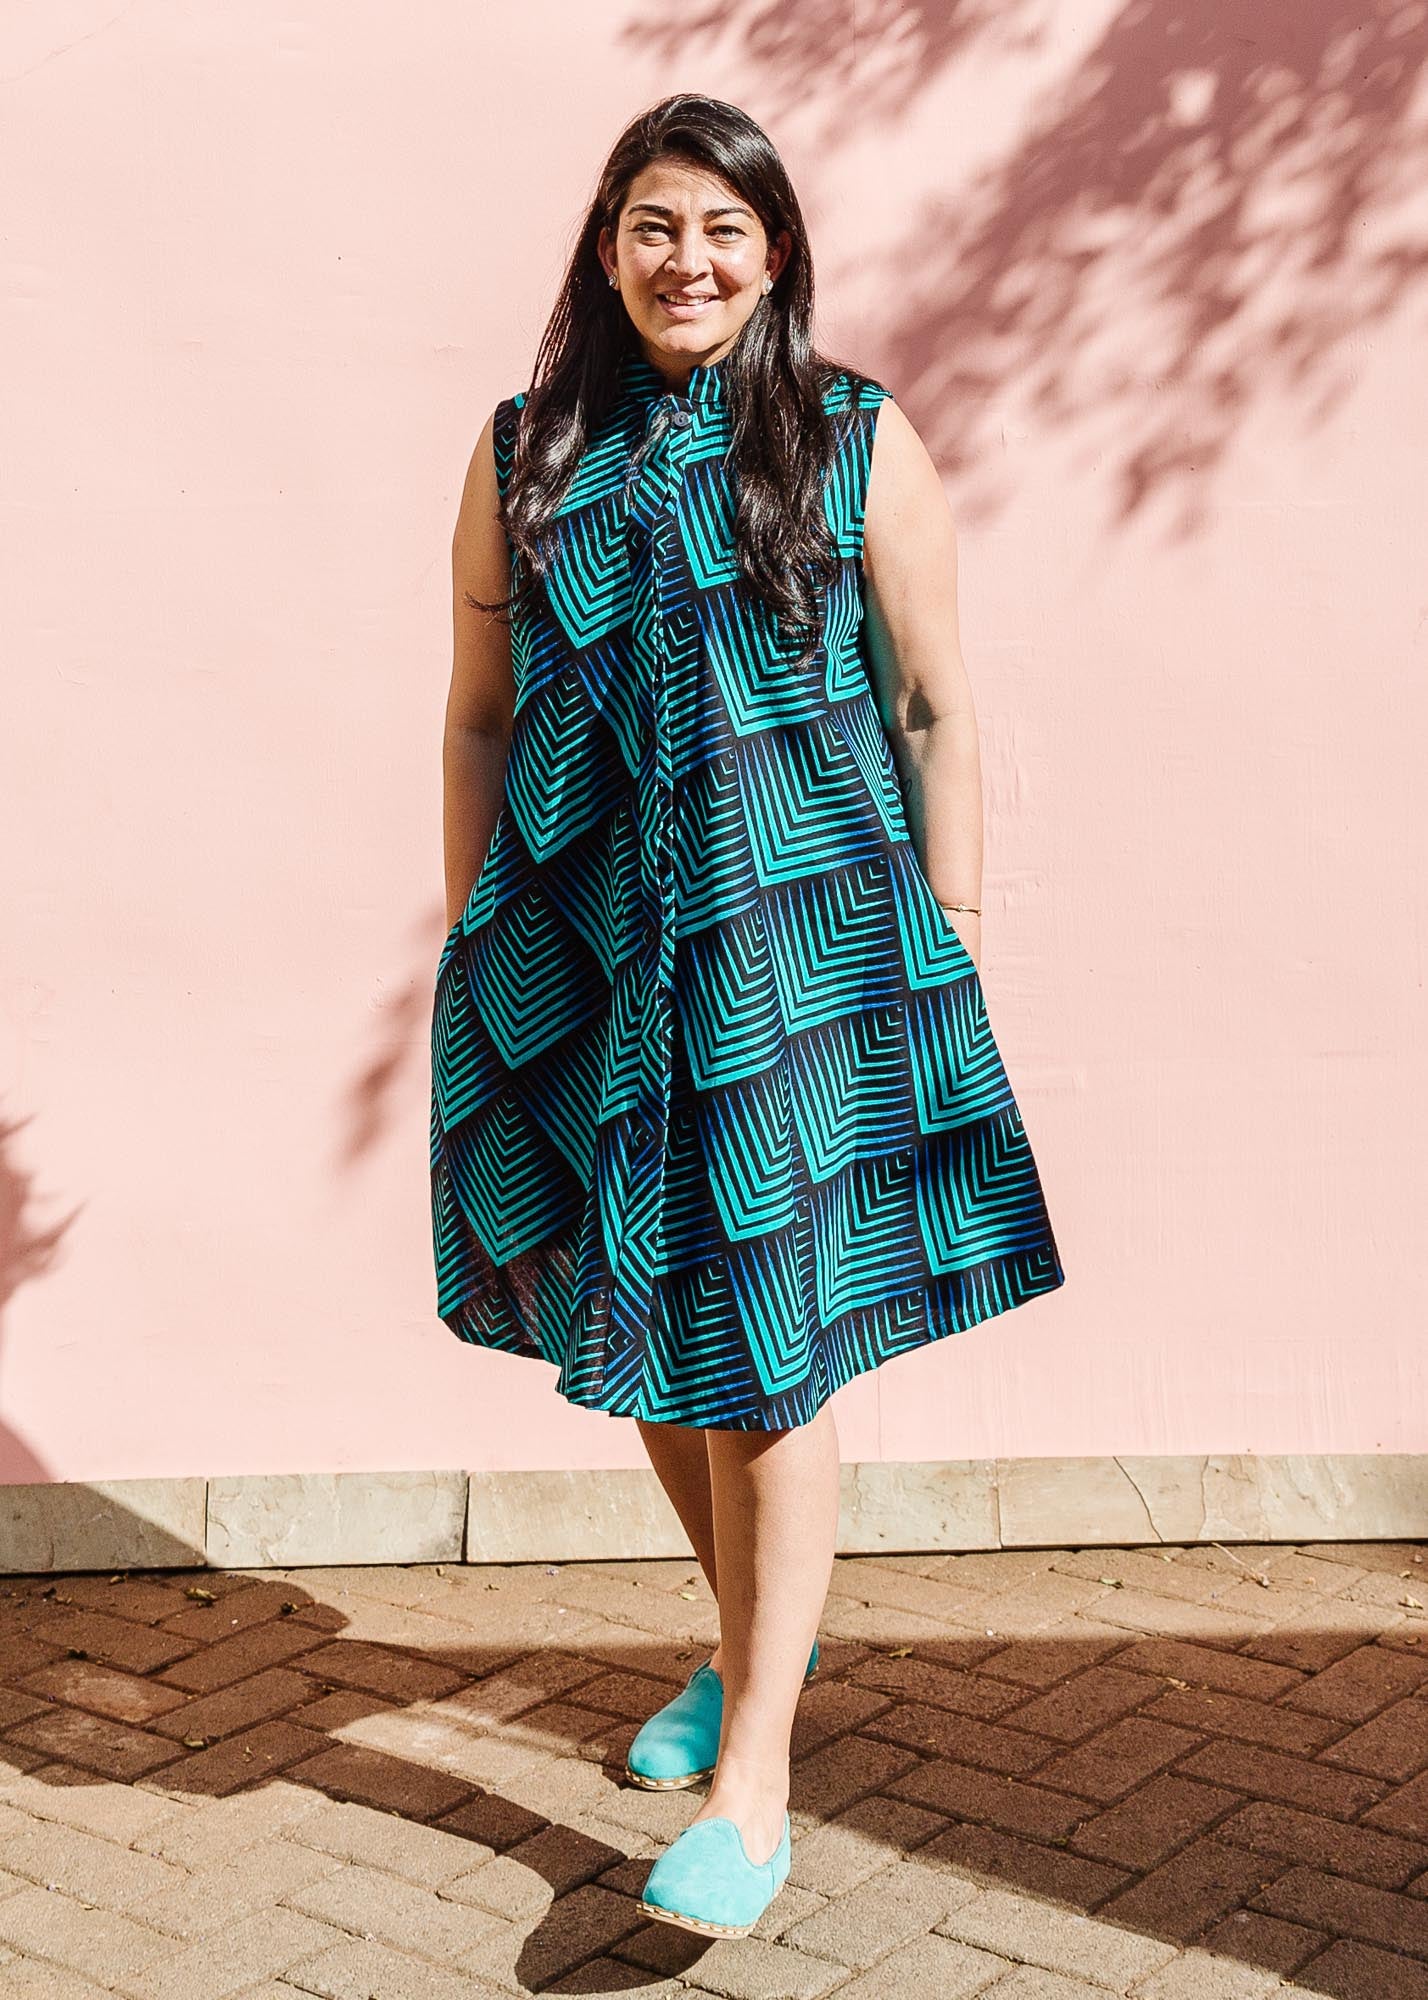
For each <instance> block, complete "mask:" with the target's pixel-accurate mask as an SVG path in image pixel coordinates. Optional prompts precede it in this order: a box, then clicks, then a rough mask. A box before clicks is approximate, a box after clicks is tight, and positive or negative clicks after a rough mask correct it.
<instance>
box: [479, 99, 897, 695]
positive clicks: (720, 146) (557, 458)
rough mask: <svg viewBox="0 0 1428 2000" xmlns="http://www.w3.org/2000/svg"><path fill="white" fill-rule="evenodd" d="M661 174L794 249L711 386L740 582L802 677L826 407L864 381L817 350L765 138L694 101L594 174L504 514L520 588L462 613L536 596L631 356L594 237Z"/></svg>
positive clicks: (827, 446)
mask: <svg viewBox="0 0 1428 2000" xmlns="http://www.w3.org/2000/svg"><path fill="white" fill-rule="evenodd" d="M661 159H674V160H678V161H680V162H682V163H686V164H690V165H693V166H696V167H701V168H703V169H705V170H706V171H708V172H710V173H713V174H716V175H717V176H718V177H719V179H721V180H722V181H724V182H726V183H727V184H728V185H729V186H730V187H731V188H733V189H734V190H735V192H736V193H737V194H738V196H739V198H740V199H741V200H742V201H745V202H747V203H748V205H749V207H750V208H752V209H753V211H754V213H755V214H756V215H757V216H758V218H759V220H760V222H761V223H762V224H763V227H764V230H765V233H766V234H767V236H768V237H769V239H770V240H773V239H774V238H776V237H778V236H779V235H780V233H781V232H782V231H784V230H787V232H788V236H789V239H790V246H791V247H790V250H789V255H788V258H787V260H786V262H785V263H784V265H783V268H782V269H781V270H780V272H779V274H778V277H777V278H776V280H775V281H774V286H773V289H772V291H769V292H767V293H765V294H764V295H763V297H762V298H761V299H760V301H759V303H758V305H756V306H755V308H754V310H753V312H752V313H751V314H750V316H749V318H748V320H747V321H746V322H745V324H744V325H743V327H741V329H740V331H739V335H738V338H737V339H736V340H735V342H734V345H733V347H732V348H730V350H729V352H728V354H727V355H726V356H725V357H724V360H723V362H722V365H721V367H720V371H719V372H720V377H721V380H722V382H723V384H724V391H725V402H726V405H727V407H728V410H729V415H730V419H731V424H732V431H731V438H730V445H729V468H730V473H731V481H732V484H733V486H734V489H735V492H736V494H737V506H736V512H735V518H734V540H735V544H736V549H737V559H738V563H739V568H740V571H741V573H742V575H743V577H744V578H745V580H746V582H747V583H748V585H749V586H750V588H751V589H752V590H753V591H754V592H755V594H756V595H757V596H759V597H760V598H762V600H763V602H764V604H765V605H766V606H767V607H768V609H769V610H770V611H772V612H773V613H774V614H775V616H776V618H777V621H778V626H779V631H780V635H781V637H782V636H784V635H785V634H786V635H787V636H789V637H792V638H794V639H795V640H796V641H800V640H801V641H803V642H804V651H803V654H802V656H801V658H800V660H799V661H798V664H799V665H800V666H801V665H803V664H805V663H806V662H807V661H808V660H809V659H810V658H811V657H812V655H813V653H814V651H815V650H816V648H817V643H818V640H819V637H820V634H821V630H822V611H823V599H824V593H825V591H826V589H827V588H828V586H830V585H831V584H832V583H833V582H834V581H835V579H836V577H837V574H838V567H839V559H838V555H837V551H836V550H835V548H834V546H833V543H832V540H831V538H830V536H829V533H828V527H827V522H826V519H825V516H824V510H823V492H824V485H825V481H826V477H827V474H828V472H829V470H830V468H831V466H832V464H833V460H834V456H835V453H836V450H837V446H838V441H839V433H838V424H837V418H836V416H832V415H830V413H829V412H828V411H827V410H826V409H825V408H824V406H823V394H824V391H825V390H826V388H827V387H828V385H829V383H830V382H831V381H832V380H833V379H834V378H835V377H836V376H837V375H838V374H840V373H842V374H847V375H848V376H849V377H850V378H851V380H852V383H853V385H854V388H855V389H856V388H857V387H859V386H860V385H862V384H863V383H865V382H866V380H867V378H866V377H865V376H861V375H859V374H858V373H857V371H856V370H854V369H851V368H847V367H845V366H844V364H842V363H839V362H836V361H834V360H832V359H830V358H829V357H827V356H825V355H822V354H820V353H819V352H818V351H817V350H816V349H815V348H814V346H813V341H812V331H811V329H812V324H813V259H812V255H811V252H810V250H809V243H808V233H807V231H806V229H805V228H804V223H803V216H802V213H801V212H800V209H799V206H798V198H797V196H796V195H795V194H794V191H793V185H792V183H791V181H790V180H789V177H788V174H787V172H786V170H785V168H784V165H783V162H782V160H781V159H780V158H779V156H778V153H777V152H776V151H775V149H774V146H773V144H772V142H771V141H770V139H769V137H768V135H767V133H765V132H764V130H763V128H762V127H761V126H760V125H758V124H756V123H755V121H754V120H753V119H752V118H750V117H749V115H748V114H747V112H744V111H741V110H740V109H739V107H738V106H737V105H734V104H726V103H724V102H723V101H722V100H721V99H719V98H717V97H704V96H701V95H699V94H698V93H696V92H692V91H681V92H679V93H678V94H676V95H675V96H673V97H665V98H662V99H661V100H660V101H659V103H658V104H655V105H652V106H651V107H650V108H649V110H647V111H643V112H641V113H640V115H639V116H638V117H637V118H635V119H633V120H632V121H631V122H630V124H628V125H627V126H626V127H625V130H624V131H623V132H622V133H621V134H620V136H619V138H618V139H617V140H616V142H615V145H614V147H613V149H612V150H611V152H610V155H609V157H608V159H607V160H606V162H605V165H604V168H603V170H602V171H601V174H600V179H599V182H598V184H597V186H596V189H595V194H594V196H593V198H592V200H591V202H590V206H589V208H588V210H587V211H586V215H585V220H584V222H583V223H582V225H581V229H580V234H579V237H578V239H577V241H576V244H575V249H574V251H573V253H572V255H571V258H570V263H569V265H568V267H567V269H566V274H565V279H564V282H563V284H562V285H561V288H560V294H559V296H558V298H557V299H556V302H555V307H554V309H553V311H552V312H551V315H550V319H549V320H548V322H547V324H546V329H545V332H544V334H543V335H542V337H541V341H540V345H539V348H538V349H537V352H536V362H535V372H534V380H533V382H532V384H531V387H530V388H529V390H528V391H527V394H526V400H525V403H524V405H523V407H522V411H521V421H520V426H519V430H518V433H517V445H516V451H515V456H514V459H513V463H512V468H511V476H510V480H509V482H508V484H507V488H506V493H505V496H504V500H503V504H502V507H501V520H502V522H503V524H504V526H505V530H506V535H507V538H508V540H509V542H510V545H511V549H512V552H513V562H512V575H513V577H517V576H519V579H520V580H519V582H518V585H517V588H516V589H515V590H513V592H512V594H511V595H510V596H509V597H507V598H503V599H498V600H497V601H496V602H494V603H491V604H483V603H481V601H480V600H479V599H477V598H474V597H472V596H470V594H469V593H467V602H468V603H470V604H472V605H473V606H475V607H476V609H478V610H482V611H508V610H509V609H510V608H511V607H512V606H513V605H514V604H515V603H516V602H517V601H518V600H519V599H520V598H521V597H522V596H523V595H524V594H525V593H526V592H527V591H529V590H534V589H535V588H536V587H537V585H538V583H539V580H540V577H541V574H542V572H543V568H544V556H545V548H546V538H547V535H548V533H549V524H550V521H551V517H552V514H553V513H554V510H555V508H556V506H557V505H558V503H559V501H560V497H561V495H562V494H563V493H564V492H565V490H566V488H567V486H568V485H569V483H570V481H571V479H572V477H573V476H574V473H575V470H576V467H577V465H578V463H579V460H580V457H581V454H582V453H583V452H584V450H585V448H586V444H587V442H588V440H589V438H590V436H591V434H592V432H594V430H595V429H596V428H597V427H598V425H599V424H600V422H601V420H602V419H603V417H604V416H605V415H606V413H607V412H608V410H609V408H610V406H611V404H612V403H613V401H614V398H615V395H616V392H617V387H618V374H619V367H620V363H621V360H622V359H623V357H624V356H625V355H626V354H627V353H628V352H629V351H630V349H631V348H632V347H634V346H635V345H637V336H636V334H635V331H634V328H633V326H632V325H631V323H630V317H629V314H628V313H627V312H626V310H625V307H624V304H623V302H622V300H621V298H620V295H619V293H618V292H617V291H615V290H614V289H613V288H612V287H611V285H610V283H609V280H608V277H607V275H606V272H605V268H604V266H603V264H602V263H601V262H600V257H599V253H598V247H597V246H598V242H599V237H600V232H601V230H602V229H608V230H609V231H610V232H611V234H612V235H613V234H614V233H615V231H616V228H617V225H618V223H619V218H620V213H621V211H622V209H623V208H624V205H625V202H626V200H627V199H628V197H629V191H630V186H631V184H632V182H633V181H634V180H635V178H636V176H637V175H638V174H640V173H641V172H642V171H643V170H644V169H645V168H646V167H647V166H650V165H651V164H652V163H653V162H654V161H656V160H661ZM838 415H843V413H841V412H840V413H838Z"/></svg>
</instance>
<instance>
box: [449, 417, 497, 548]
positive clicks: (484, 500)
mask: <svg viewBox="0 0 1428 2000" xmlns="http://www.w3.org/2000/svg"><path fill="white" fill-rule="evenodd" d="M495 438H496V412H495V411H494V410H493V411H492V412H491V414H490V416H489V417H487V419H486V421H485V423H484V424H483V425H482V426H481V432H480V435H479V436H478V438H477V439H476V443H475V445H474V446H473V448H472V451H471V457H470V459H469V461H468V463H467V466H466V477H465V479H464V480H463V482H462V486H461V504H460V507H459V508H458V509H457V515H456V534H457V537H458V539H463V538H464V539H470V538H471V537H473V536H479V534H480V531H481V528H482V525H483V523H484V522H485V521H486V520H487V519H496V518H498V513H499V508H500V494H499V492H498V490H497V486H496V443H495Z"/></svg>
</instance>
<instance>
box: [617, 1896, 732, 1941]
mask: <svg viewBox="0 0 1428 2000" xmlns="http://www.w3.org/2000/svg"><path fill="white" fill-rule="evenodd" d="M637 1907H638V1908H639V1909H640V1910H642V1911H643V1912H644V1914H645V1915H646V1916H647V1917H653V1918H654V1919H655V1921H656V1923H661V1924H678V1926H679V1928H680V1929H681V1930H682V1931H698V1932H699V1934H700V1936H701V1937H747V1936H748V1935H749V1932H750V1931H751V1930H752V1929H753V1928H754V1926H753V1925H752V1924H709V1923H705V1921H704V1919H703V1918H702V1917H686V1916H685V1915H684V1913H683V1912H682V1911H680V1910H666V1909H662V1908H661V1906H660V1905H659V1904H658V1903H647V1902H645V1900H644V1898H643V1897H641V1899H640V1901H639V1904H638V1905H637Z"/></svg>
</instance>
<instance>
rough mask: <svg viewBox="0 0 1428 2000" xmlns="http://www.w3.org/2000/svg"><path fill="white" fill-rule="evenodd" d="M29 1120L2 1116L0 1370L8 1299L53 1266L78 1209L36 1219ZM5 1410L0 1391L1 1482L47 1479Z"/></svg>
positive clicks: (45, 1469) (0, 1385) (44, 1467)
mask: <svg viewBox="0 0 1428 2000" xmlns="http://www.w3.org/2000/svg"><path fill="white" fill-rule="evenodd" d="M28 1122H29V1121H28V1120H26V1119H13V1118H5V1117H0V1370H3V1367H4V1361H5V1354H4V1343H5V1338H6V1334H7V1332H8V1327H7V1324H6V1317H7V1315H8V1312H9V1309H10V1303H11V1301H12V1299H13V1298H14V1297H15V1295H16V1293H17V1292H18V1291H19V1289H20V1287H21V1286H22V1285H27V1284H31V1283H33V1281H34V1280H35V1279H36V1278H41V1277H44V1276H45V1275H46V1274H47V1273H48V1272H49V1271H51V1270H52V1269H53V1268H54V1265H55V1262H56V1260H57V1258H58V1255H59V1248H60V1244H61V1243H62V1241H63V1240H64V1238H65V1236H66V1235H67V1234H68V1232H69V1228H70V1225H71V1224H72V1223H73V1221H74V1218H75V1216H76V1215H77V1214H78V1213H79V1211H78V1210H77V1209H76V1210H74V1211H73V1212H72V1213H71V1214H69V1215H67V1216H65V1217H64V1219H63V1220H62V1221H60V1222H56V1223H54V1224H52V1225H50V1226H48V1227H45V1228H41V1227H39V1226H38V1225H37V1224H36V1221H35V1215H34V1208H35V1193H34V1189H35V1177H34V1175H33V1174H32V1173H30V1172H29V1171H28V1170H27V1169H26V1168H24V1167H22V1166H20V1165H19V1163H18V1161H17V1160H16V1158H15V1144H14V1141H15V1137H16V1134H17V1133H19V1132H21V1131H22V1130H23V1129H24V1126H25V1125H26V1124H27V1123H28ZM0 1391H3V1378H0ZM3 1410H4V1399H3V1393H0V1482H6V1481H8V1482H10V1483H12V1484H14V1485H26V1484H29V1483H30V1482H32V1481H36V1480H41V1479H46V1478H48V1476H49V1467H48V1466H47V1465H45V1464H44V1462H43V1461H42V1460H41V1459H39V1458H37V1457H36V1456H35V1454H34V1452H33V1451H31V1449H30V1447H29V1445H28V1444H26V1442H25V1440H24V1439H23V1438H22V1437H20V1436H19V1434H18V1433H17V1432H15V1431H13V1430H11V1429H10V1427H9V1425H8V1424H7V1423H6V1422H5V1420H4V1416H3Z"/></svg>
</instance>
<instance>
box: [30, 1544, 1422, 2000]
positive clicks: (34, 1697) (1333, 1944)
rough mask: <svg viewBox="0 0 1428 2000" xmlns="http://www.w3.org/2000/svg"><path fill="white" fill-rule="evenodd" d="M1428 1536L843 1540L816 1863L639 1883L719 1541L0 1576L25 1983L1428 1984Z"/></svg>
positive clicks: (648, 1987)
mask: <svg viewBox="0 0 1428 2000" xmlns="http://www.w3.org/2000/svg"><path fill="white" fill-rule="evenodd" d="M1425 1586H1428V1561H1425V1551H1424V1550H1423V1549H1422V1548H1420V1547H1414V1546H1394V1547H1389V1546H1384V1545H1378V1544H1373V1545H1370V1544H1363V1543H1352V1544H1345V1545H1342V1546H1337V1545H1336V1546H1322V1547H1317V1546H1316V1547H1310V1548H1299V1549H1292V1548H1285V1547H1266V1548H1245V1547H1240V1548H1237V1549H1233V1550H1232V1549H1228V1548H1219V1547H1215V1546H1210V1547H1198V1548H1193V1549H1161V1548H1149V1549H1131V1550H1116V1551H1113V1550H1107V1549H1094V1550H1081V1551H1075V1552H1072V1551H1060V1552H1058V1551H1054V1550H1052V1551H1046V1552H1037V1553H1022V1552H1018V1553H1010V1552H1008V1553H1000V1554H987V1555H968V1556H960V1557H959V1556H882V1557H844V1558H840V1559H839V1561H838V1562H837V1563H836V1565H835V1568H834V1576H833V1582H832V1587H831V1590H830V1593H829V1598H828V1602H827V1606H826V1608H825V1614H824V1617H823V1621H822V1625H821V1630H820V1639H821V1650H822V1664H821V1670H820V1673H819V1675H818V1677H817V1679H815V1680H814V1681H813V1682H812V1683H811V1684H810V1686H809V1687H808V1688H807V1689H806V1690H805V1691H804V1693H803V1695H802V1696H801V1698H800V1706H799V1715H798V1723H797V1729H796V1734H795V1739H794V1768H793V1795H792V1799H791V1809H792V1813H793V1820H794V1845H793V1872H792V1874H791V1876H790V1878H789V1881H788V1883H787V1884H786V1886H785V1887H784V1889H783V1890H782V1891H781V1892H780V1894H779V1895H778V1897H777V1898H776V1899H775V1901H774V1903H773V1904H772V1905H771V1906H770V1908H769V1910H768V1911H767V1913H766V1914H765V1917H764V1919H763V1920H762V1922H761V1923H760V1925H759V1927H758V1929H757V1931H756V1932H755V1933H754V1934H753V1935H752V1936H750V1937H748V1938H739V1939H726V1940H721V1941H719V1942H716V1943H706V1942H705V1941H703V1940H701V1939H699V1938H697V1937H694V1936H692V1935H690V1934H689V1933H688V1932H684V1931H679V1930H675V1929H672V1928H670V1927H669V1926H667V1925H662V1924H655V1923H650V1922H647V1921H646V1920H645V1919H643V1918H642V1917H641V1916H640V1915H639V1914H638V1911H637V1908H636V1898H637V1895H638V1892H639V1890H640V1887H641V1885H642V1884H643V1881H644V1878H645V1876H646V1874H647V1873H648V1871H649V1867H650V1864H651V1862H652V1860H653V1859H654V1857H655V1855H656V1854H657V1853H658V1852H659V1851H660V1849H661V1848H662V1847H663V1846H664V1845H665V1844H666V1843H667V1842H668V1841H669V1840H670V1839H671V1838H672V1837H673V1835H674V1834H675V1833H677V1832H678V1831H679V1829H680V1828H681V1827H682V1826H683V1825H684V1824H685V1822H686V1821H687V1820H688V1819H689V1818H690V1817H691V1816H692V1814H693V1813H694V1811H695V1810H696V1809H697V1803H698V1800H699V1798H700V1797H701V1796H702V1791H701V1790H700V1789H696V1790H692V1791H688V1792H672V1793H669V1792H667V1793H659V1792H645V1791H641V1790H638V1789H636V1788H633V1787H630V1786H627V1785H625V1784H623V1783H622V1782H621V1776H620V1774H621V1771H622V1768H623V1763H624V1753H625V1750H626V1748H627V1746H628V1744H629V1741H630V1739H631V1737H632V1736H633V1735H634V1732H635V1730H636V1729H637V1728H638V1727H639V1724H640V1723H641V1722H642V1721H643V1720H644V1718H645V1717H646V1716H647V1715H649V1714H650V1713H651V1712H652V1711H653V1710H654V1709H655V1708H657V1707H658V1706H659V1705H660V1703H661V1702H663V1701H665V1700H667V1699H668V1697H669V1696H670V1695H671V1694H672V1693H673V1692H674V1691H675V1690H676V1689H677V1687H678V1686H679V1685H680V1684H681V1683H682V1682H683V1680H684V1679H685V1677H686V1676H687V1675H688V1673H689V1672H690V1671H691V1669H692V1668H693V1666H694V1665H695V1664H696V1663H697V1661H698V1660H699V1659H700V1658H702V1657H703V1656H704V1654H705V1652H706V1651H707V1650H708V1649H709V1648H710V1647H712V1646H713V1644H714V1643H715V1641H716V1639H717V1636H718V1630H717V1619H716V1608H715V1606H714V1603H713V1601H712V1599H711V1597H710V1594H709V1591H708V1589H707V1587H706V1586H705V1583H704V1580H703V1578H702V1576H701V1575H700V1573H699V1571H698V1570H697V1568H696V1566H695V1565H694V1564H692V1563H684V1562H628V1563H570V1564H564V1565H546V1564H527V1565H519V1566H511V1567H500V1568H498V1567H484V1568H483V1567H473V1568H463V1567H451V1566H447V1567H443V1566H440V1565H437V1566H429V1567H412V1568H392V1569H374V1568H363V1569H352V1570H331V1571H326V1570H324V1571H320V1570H313V1569H304V1570H292V1571H272V1570H265V1571H255V1570H248V1571H234V1572H215V1571H181V1572H172V1571H170V1572H164V1571H158V1572H150V1573H145V1574H142V1575H140V1574H127V1575H122V1576H114V1577H106V1576H92V1575H83V1576H76V1575H70V1576H60V1577H9V1578H0V1751H3V1756H0V1993H3V1994H4V1996H5V2000H10V1996H14V1997H15V2000H98V1996H100V1995H120V1996H124V2000H226V1996H234V2000H237V1996H250V1997H251V2000H295V1996H301V1995H309V1996H322V2000H372V1996H379V2000H418V1996H420V2000H503V1996H504V2000H510V1996H511V1995H512V1994H519V1993H524V1992H532V1991H551V1992H558V1993H579V1994H586V1995H597V1994H602V1993H621V1994H623V1993H630V1992H638V1993H642V1994H650V1995H670V1994H677V1993H695V1994H715V1995H724V1996H728V2000H778V1996H783V1995H788V1996H795V1997H796V2000H821V1996H823V1995H825V1994H832V1993H837V1994H839V1995H840V1996H843V2000H900V1996H903V1995H908V1996H912V1995H915V1996H917V2000H928V1996H930V1995H937V1996H949V2000H961V1997H962V1996H967V2000H971V1996H978V2000H981V1996H995V2000H1094V1996H1098V1995H1099V1996H1102V2000H1104V1996H1105V1995H1107V1994H1120V1995H1126V1996H1134V2000H1253V1996H1259V1995H1263V1994H1268V1993H1273V1992H1285V1991H1293V1992H1305V1993H1315V1994H1330V1995H1339V1996H1345V2000H1428V1611H1425V1609H1424V1606H1425V1603H1428V1588H1426V1587H1425Z"/></svg>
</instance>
